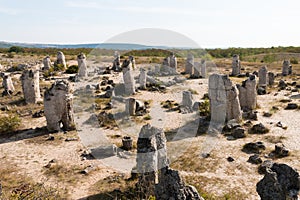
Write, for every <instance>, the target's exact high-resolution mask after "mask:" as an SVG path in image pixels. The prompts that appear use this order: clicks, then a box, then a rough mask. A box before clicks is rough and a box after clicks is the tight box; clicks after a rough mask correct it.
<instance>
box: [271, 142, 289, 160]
mask: <svg viewBox="0 0 300 200" xmlns="http://www.w3.org/2000/svg"><path fill="white" fill-rule="evenodd" d="M273 153H274V154H275V156H276V157H277V158H283V157H287V156H288V155H289V150H288V149H287V148H286V147H285V146H284V144H276V145H275V150H274V152H273Z"/></svg>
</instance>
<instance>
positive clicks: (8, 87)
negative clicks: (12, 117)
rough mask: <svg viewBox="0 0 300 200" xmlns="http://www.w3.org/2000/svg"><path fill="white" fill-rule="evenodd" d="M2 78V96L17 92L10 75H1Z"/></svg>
mask: <svg viewBox="0 0 300 200" xmlns="http://www.w3.org/2000/svg"><path fill="white" fill-rule="evenodd" d="M1 77H2V78H3V82H2V86H3V88H4V91H3V93H2V96H4V95H11V94H12V93H13V92H14V91H15V87H14V84H13V82H12V80H11V77H10V74H6V73H1Z"/></svg>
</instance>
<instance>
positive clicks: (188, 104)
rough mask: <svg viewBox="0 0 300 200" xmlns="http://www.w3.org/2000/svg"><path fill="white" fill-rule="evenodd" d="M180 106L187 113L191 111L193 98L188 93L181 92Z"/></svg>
mask: <svg viewBox="0 0 300 200" xmlns="http://www.w3.org/2000/svg"><path fill="white" fill-rule="evenodd" d="M182 106H183V107H184V108H187V109H188V110H189V112H191V111H192V107H193V97H192V93H191V92H190V91H183V92H182Z"/></svg>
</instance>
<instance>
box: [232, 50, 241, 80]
mask: <svg viewBox="0 0 300 200" xmlns="http://www.w3.org/2000/svg"><path fill="white" fill-rule="evenodd" d="M240 73H241V62H240V57H239V55H236V54H235V55H233V57H232V72H231V75H232V76H237V75H239V74H240Z"/></svg>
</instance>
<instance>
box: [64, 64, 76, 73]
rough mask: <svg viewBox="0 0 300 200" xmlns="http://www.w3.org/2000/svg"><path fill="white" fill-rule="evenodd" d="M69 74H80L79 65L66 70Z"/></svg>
mask: <svg viewBox="0 0 300 200" xmlns="http://www.w3.org/2000/svg"><path fill="white" fill-rule="evenodd" d="M66 73H67V74H76V73H78V65H71V66H70V67H68V69H67V70H66Z"/></svg>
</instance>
